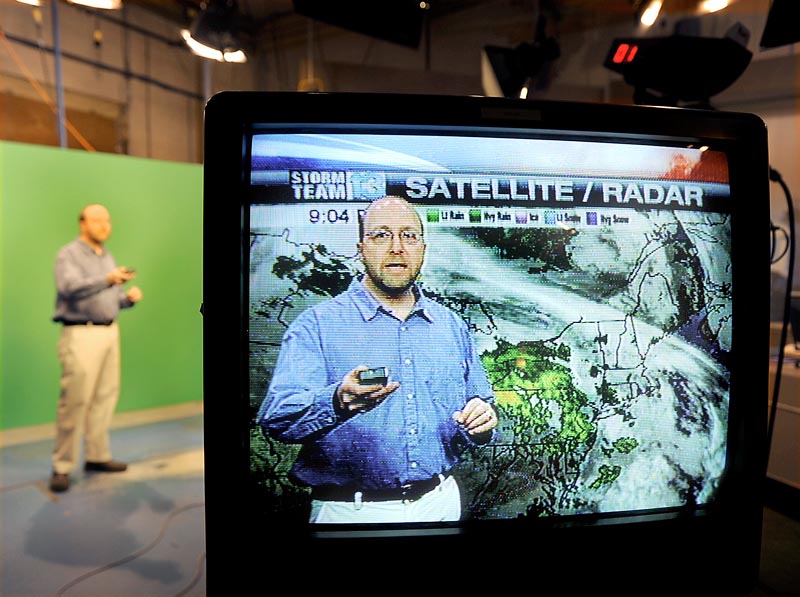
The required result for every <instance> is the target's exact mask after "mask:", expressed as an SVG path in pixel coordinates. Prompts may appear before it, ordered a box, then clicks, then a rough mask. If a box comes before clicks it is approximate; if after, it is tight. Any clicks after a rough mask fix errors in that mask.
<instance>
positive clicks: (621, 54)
mask: <svg viewBox="0 0 800 597" xmlns="http://www.w3.org/2000/svg"><path fill="white" fill-rule="evenodd" d="M749 37H750V32H749V31H748V30H747V29H746V28H745V27H744V26H743V25H741V24H740V23H737V24H735V25H733V26H732V27H731V28H730V29H729V30H728V32H727V33H726V35H725V37H721V38H711V37H699V36H690V35H680V34H677V33H676V34H674V35H671V36H667V37H638V38H637V37H631V38H618V39H615V40H614V41H613V43H612V44H611V48H610V50H609V52H608V55H607V56H606V59H605V62H604V64H603V65H604V66H605V67H606V68H608V69H610V70H613V71H615V72H618V73H620V74H622V75H623V77H624V79H625V82H626V83H628V84H629V85H632V86H633V87H634V90H635V93H634V101H635V102H636V103H663V104H666V105H673V106H677V105H678V103H679V102H697V105H698V106H705V105H708V104H709V103H710V99H711V97H713V96H714V95H716V94H718V93H720V92H722V91H724V90H725V89H727V88H728V87H729V86H730V85H732V84H733V83H734V82H735V81H736V80H737V79H738V78H739V77H740V76H741V75H742V73H743V72H744V70H745V69H746V68H747V65H748V64H749V63H750V60H751V58H752V53H751V52H750V51H749V50H748V49H747V41H748V39H749Z"/></svg>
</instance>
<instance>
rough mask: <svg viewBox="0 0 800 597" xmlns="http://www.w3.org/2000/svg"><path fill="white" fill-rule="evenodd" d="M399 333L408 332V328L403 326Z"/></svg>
mask: <svg viewBox="0 0 800 597" xmlns="http://www.w3.org/2000/svg"><path fill="white" fill-rule="evenodd" d="M400 331H401V332H406V331H408V328H407V327H406V326H403V327H401V328H400Z"/></svg>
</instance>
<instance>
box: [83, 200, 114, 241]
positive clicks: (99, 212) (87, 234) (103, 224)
mask: <svg viewBox="0 0 800 597" xmlns="http://www.w3.org/2000/svg"><path fill="white" fill-rule="evenodd" d="M78 225H79V226H80V230H81V235H80V236H81V239H82V240H83V241H84V242H85V243H87V244H88V245H89V246H91V247H95V248H97V247H102V246H103V243H104V242H106V240H108V237H109V236H111V216H110V215H109V213H108V210H107V209H106V208H105V207H104V206H103V205H100V204H99V203H93V204H91V205H87V206H86V207H84V208H83V209H82V210H81V213H80V217H79V218H78Z"/></svg>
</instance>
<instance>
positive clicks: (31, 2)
mask: <svg viewBox="0 0 800 597" xmlns="http://www.w3.org/2000/svg"><path fill="white" fill-rule="evenodd" d="M17 2H19V3H20V4H27V5H28V6H41V5H42V3H41V0H17Z"/></svg>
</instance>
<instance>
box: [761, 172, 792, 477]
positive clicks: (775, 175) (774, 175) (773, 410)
mask: <svg viewBox="0 0 800 597" xmlns="http://www.w3.org/2000/svg"><path fill="white" fill-rule="evenodd" d="M769 179H770V180H771V181H773V182H777V183H778V184H779V185H780V186H781V188H782V189H783V194H784V196H785V197H786V203H787V206H788V210H789V214H788V217H789V234H788V236H787V251H788V253H789V270H788V274H787V276H786V296H785V300H784V304H783V325H782V326H781V339H780V346H779V347H778V363H777V366H776V369H775V385H774V386H773V388H772V404H771V405H770V410H769V423H768V424H767V453H766V462H765V463H764V471H765V472H766V470H767V468H769V455H770V451H771V450H772V433H773V430H774V429H775V416H776V414H777V410H778V397H779V396H780V388H781V374H782V371H783V359H784V353H785V347H786V338H787V335H788V328H789V312H790V310H791V301H792V279H793V277H794V249H795V238H796V237H795V226H794V205H793V204H792V194H791V193H790V192H789V187H788V186H786V183H785V182H784V180H783V177H782V176H781V175H780V173H779V172H778V171H777V170H775V169H774V168H772V167H770V169H769ZM781 256H783V253H781Z"/></svg>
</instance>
